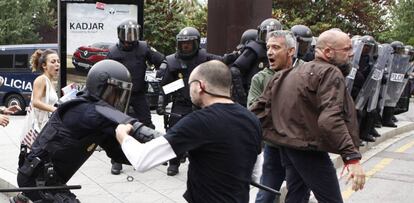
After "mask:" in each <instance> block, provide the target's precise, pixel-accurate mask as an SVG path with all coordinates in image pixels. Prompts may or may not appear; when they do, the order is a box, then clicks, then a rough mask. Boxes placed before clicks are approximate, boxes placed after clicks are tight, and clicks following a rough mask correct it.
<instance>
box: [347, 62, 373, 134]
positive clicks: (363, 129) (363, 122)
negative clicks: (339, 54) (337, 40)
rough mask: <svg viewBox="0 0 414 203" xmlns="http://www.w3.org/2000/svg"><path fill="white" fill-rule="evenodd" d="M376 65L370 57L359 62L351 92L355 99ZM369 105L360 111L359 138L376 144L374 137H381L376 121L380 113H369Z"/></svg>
mask: <svg viewBox="0 0 414 203" xmlns="http://www.w3.org/2000/svg"><path fill="white" fill-rule="evenodd" d="M373 65H374V63H373V62H372V60H371V59H370V56H369V55H362V56H361V59H360V62H359V69H358V70H357V73H356V75H355V80H354V85H353V87H352V90H351V96H352V98H353V99H354V101H355V99H356V98H357V96H358V94H359V92H360V90H361V89H362V87H363V85H364V83H365V81H366V79H367V78H368V76H369V74H370V72H371V70H372V68H373ZM367 106H368V103H367V104H366V105H365V106H364V109H363V110H361V111H358V112H357V113H358V114H357V118H358V123H359V137H360V139H361V140H363V141H368V142H374V141H375V139H374V137H377V136H379V134H378V132H377V131H376V130H375V128H374V127H375V119H377V117H378V116H377V114H378V112H377V111H376V110H373V111H371V112H367Z"/></svg>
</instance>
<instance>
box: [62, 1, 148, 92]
mask: <svg viewBox="0 0 414 203" xmlns="http://www.w3.org/2000/svg"><path fill="white" fill-rule="evenodd" d="M142 12H143V1H142V0H141V1H137V0H135V1H132V0H116V1H114V0H106V1H105V0H103V1H91V0H60V1H59V32H60V33H59V44H60V45H61V46H60V56H61V61H62V64H61V67H62V68H61V80H60V83H61V87H64V86H66V84H71V83H77V84H79V85H80V86H82V85H83V84H84V83H85V78H86V74H87V73H88V71H89V69H90V68H91V67H92V66H93V65H94V64H95V63H97V62H98V61H100V60H102V59H104V58H106V55H107V53H108V51H109V47H110V46H113V45H115V44H116V43H117V42H118V37H117V26H118V25H119V24H120V23H121V22H122V21H124V20H126V19H135V20H137V22H138V23H139V24H140V25H141V26H143V20H142V16H143V15H142ZM140 36H142V33H141V35H140Z"/></svg>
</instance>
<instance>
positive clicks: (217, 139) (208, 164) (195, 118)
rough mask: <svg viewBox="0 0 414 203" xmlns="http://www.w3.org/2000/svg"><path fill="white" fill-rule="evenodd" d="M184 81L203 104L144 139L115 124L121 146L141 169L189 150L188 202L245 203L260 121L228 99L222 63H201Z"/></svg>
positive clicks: (228, 78)
mask: <svg viewBox="0 0 414 203" xmlns="http://www.w3.org/2000/svg"><path fill="white" fill-rule="evenodd" d="M188 81H189V82H188V85H189V87H190V97H191V101H192V103H193V104H194V105H197V106H199V107H201V108H202V109H201V110H197V111H194V112H192V113H190V114H188V115H187V116H185V117H184V118H182V119H181V120H180V121H178V123H177V124H175V125H174V126H173V127H171V128H170V130H169V131H168V132H167V134H166V135H164V136H163V137H159V138H156V139H154V140H152V141H150V142H147V143H145V144H140V143H139V142H137V141H136V140H135V139H134V138H132V137H131V136H129V135H128V132H129V131H130V130H131V125H120V126H118V128H117V129H116V134H117V139H118V141H119V143H120V144H121V145H122V150H123V151H124V153H125V155H126V157H127V158H128V160H129V161H130V163H131V164H132V165H133V166H134V168H135V169H137V170H138V171H141V172H143V171H146V170H149V169H151V168H152V167H154V166H157V165H159V164H161V163H164V162H165V161H167V160H169V159H171V158H174V157H176V156H177V154H182V153H184V152H187V151H188V153H189V160H190V164H189V166H188V177H187V191H186V192H185V194H184V198H185V199H186V200H187V201H188V202H197V203H199V202H206V203H210V202H234V203H236V202H237V203H248V202H249V182H250V177H251V175H252V171H253V166H254V163H255V162H256V158H257V155H258V154H259V153H260V150H261V127H260V122H259V120H258V119H257V118H256V117H255V116H254V114H252V113H251V112H249V111H248V110H247V109H246V108H244V107H243V106H241V105H239V104H235V103H234V102H233V101H232V100H231V98H230V87H231V74H230V70H229V68H228V67H227V66H226V65H225V64H223V63H222V62H220V61H209V62H206V63H202V64H200V65H199V66H197V67H196V68H195V69H194V70H193V71H192V72H191V74H190V78H189V80H188Z"/></svg>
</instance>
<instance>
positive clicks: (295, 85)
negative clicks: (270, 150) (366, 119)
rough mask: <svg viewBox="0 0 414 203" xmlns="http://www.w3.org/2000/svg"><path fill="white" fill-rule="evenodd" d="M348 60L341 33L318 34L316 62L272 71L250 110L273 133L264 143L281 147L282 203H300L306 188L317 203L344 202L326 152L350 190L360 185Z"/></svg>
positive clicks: (361, 176)
mask: <svg viewBox="0 0 414 203" xmlns="http://www.w3.org/2000/svg"><path fill="white" fill-rule="evenodd" d="M352 56H353V54H352V45H351V40H350V39H349V37H348V36H347V35H346V34H345V33H343V32H341V31H338V30H328V31H325V32H323V33H322V34H321V35H320V36H319V38H318V42H317V43H316V53H315V59H314V60H313V61H311V62H307V63H305V64H303V65H301V66H299V67H297V68H295V69H288V70H283V71H280V72H278V73H276V75H275V77H274V78H273V80H271V81H270V82H269V84H268V86H267V87H266V90H265V93H264V94H263V95H262V96H261V97H260V98H259V101H258V102H256V103H255V104H253V106H252V108H251V110H252V112H254V113H255V114H256V115H257V116H258V118H259V119H260V121H261V122H262V127H263V130H264V131H266V130H271V131H272V132H274V133H269V134H265V135H264V139H265V140H267V141H269V142H271V143H273V144H276V145H279V146H281V147H280V150H281V158H282V164H283V165H284V166H285V167H286V181H287V188H288V193H287V196H286V202H287V203H291V202H302V201H303V198H304V196H305V195H306V192H307V191H308V190H309V189H310V190H312V192H313V193H314V195H315V197H316V199H317V200H318V201H319V202H330V203H336V202H343V200H342V197H341V191H340V188H339V184H338V179H337V176H336V170H335V168H334V167H333V164H332V162H331V160H330V158H329V155H328V152H331V153H336V154H340V155H341V157H342V159H343V161H344V163H345V167H346V168H348V169H349V177H348V178H349V180H352V184H353V185H352V188H353V189H354V190H355V191H357V190H360V189H362V188H363V186H364V184H365V174H364V171H363V169H362V167H361V165H360V164H359V160H360V159H361V154H360V153H359V151H358V146H359V138H358V126H357V119H356V113H355V108H354V103H353V101H352V98H351V96H350V95H349V94H348V92H347V91H346V86H345V79H344V77H345V76H346V75H348V72H349V69H350V62H349V61H350V59H351V58H352ZM272 118H273V119H272Z"/></svg>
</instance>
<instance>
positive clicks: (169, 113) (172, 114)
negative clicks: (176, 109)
mask: <svg viewBox="0 0 414 203" xmlns="http://www.w3.org/2000/svg"><path fill="white" fill-rule="evenodd" d="M164 115H168V116H176V117H182V116H183V115H182V114H178V113H172V112H165V113H164Z"/></svg>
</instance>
